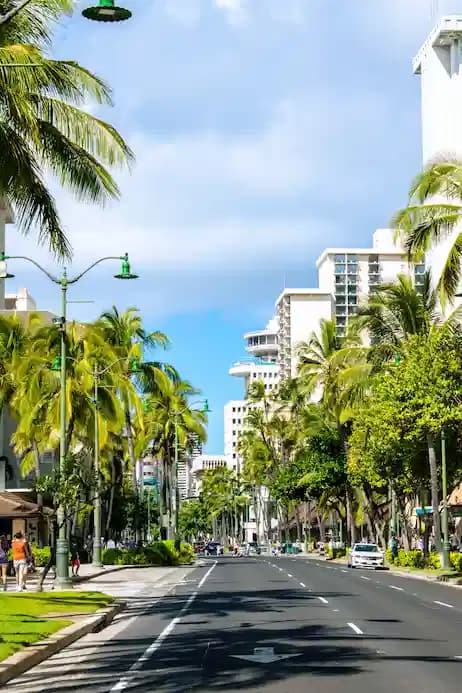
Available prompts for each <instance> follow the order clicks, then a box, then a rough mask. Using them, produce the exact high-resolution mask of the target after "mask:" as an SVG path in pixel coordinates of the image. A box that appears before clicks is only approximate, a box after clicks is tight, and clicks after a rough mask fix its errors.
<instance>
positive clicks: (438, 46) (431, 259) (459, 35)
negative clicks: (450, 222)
mask: <svg viewBox="0 0 462 693" xmlns="http://www.w3.org/2000/svg"><path fill="white" fill-rule="evenodd" d="M413 70H414V74H416V75H420V82H421V109H422V159H423V164H424V165H425V164H427V163H428V162H430V161H433V160H435V159H438V158H441V159H444V158H446V159H448V158H449V159H451V158H452V159H458V160H459V161H460V159H461V158H462V15H453V16H446V17H442V18H441V20H440V21H439V22H438V24H437V25H436V27H435V28H434V29H433V30H432V31H431V32H430V34H429V35H428V37H427V38H426V39H425V41H424V43H423V45H422V47H421V48H420V50H419V52H418V53H417V55H416V57H415V58H414V61H413ZM459 232H460V226H458V227H457V229H455V230H454V233H453V234H451V236H450V237H449V238H447V239H443V240H442V241H440V242H439V243H438V245H437V246H436V247H434V248H431V249H430V250H429V251H428V253H427V265H428V266H429V267H431V269H432V276H433V280H434V282H437V281H438V280H439V278H440V275H441V270H442V269H443V266H444V263H445V261H446V258H447V257H448V253H449V249H450V247H451V245H452V243H453V242H454V238H455V234H457V233H459ZM458 302H459V301H457V303H458ZM448 310H451V307H450V306H448Z"/></svg>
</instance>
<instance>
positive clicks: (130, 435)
mask: <svg viewBox="0 0 462 693" xmlns="http://www.w3.org/2000/svg"><path fill="white" fill-rule="evenodd" d="M125 430H126V433H127V448H128V457H129V460H130V465H131V468H132V484H133V493H134V494H135V496H136V499H137V501H139V497H140V496H139V492H138V491H139V489H138V477H137V468H136V456H135V446H134V444H133V431H132V418H131V416H130V409H129V408H128V406H127V405H125ZM140 540H141V532H140V528H139V523H138V522H137V523H136V526H135V541H136V543H138V542H139V541H140Z"/></svg>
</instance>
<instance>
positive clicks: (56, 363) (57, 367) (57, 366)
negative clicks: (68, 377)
mask: <svg viewBox="0 0 462 693" xmlns="http://www.w3.org/2000/svg"><path fill="white" fill-rule="evenodd" d="M60 370H61V356H55V358H54V360H53V363H52V364H51V366H50V371H60Z"/></svg>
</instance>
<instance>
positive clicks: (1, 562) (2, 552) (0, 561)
mask: <svg viewBox="0 0 462 693" xmlns="http://www.w3.org/2000/svg"><path fill="white" fill-rule="evenodd" d="M9 548H10V547H9V544H8V539H7V538H6V537H5V535H4V534H2V536H1V537H0V570H1V571H2V583H3V591H4V592H6V589H7V581H6V575H7V571H8V551H9Z"/></svg>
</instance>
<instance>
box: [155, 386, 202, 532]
mask: <svg viewBox="0 0 462 693" xmlns="http://www.w3.org/2000/svg"><path fill="white" fill-rule="evenodd" d="M195 404H202V409H201V412H202V413H203V414H209V413H210V412H211V409H210V407H209V401H208V399H203V400H198V401H196V402H192V403H191V405H188V406H186V407H183V409H179V410H173V411H170V410H169V409H168V408H167V407H166V406H165V404H163V403H162V402H159V401H156V405H158V406H160V407H162V408H163V409H165V411H170V413H172V414H173V416H174V417H175V424H174V426H175V439H174V455H175V456H174V464H175V477H174V478H175V488H174V489H173V493H172V496H171V501H172V514H173V523H172V522H171V518H170V522H169V528H168V529H169V530H170V531H171V528H172V524H173V529H174V535H175V542H178V541H179V536H178V535H179V531H178V516H179V513H178V510H179V492H178V462H179V445H178V418H179V417H180V416H181V415H182V414H184V412H185V411H187V410H188V409H189V407H190V406H191V407H192V406H194V405H195ZM145 407H146V410H147V411H149V400H146V401H145ZM195 411H197V410H195ZM169 539H171V537H169Z"/></svg>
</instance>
